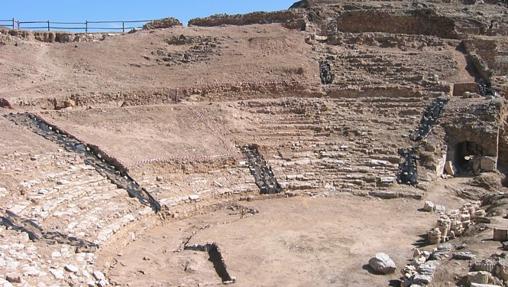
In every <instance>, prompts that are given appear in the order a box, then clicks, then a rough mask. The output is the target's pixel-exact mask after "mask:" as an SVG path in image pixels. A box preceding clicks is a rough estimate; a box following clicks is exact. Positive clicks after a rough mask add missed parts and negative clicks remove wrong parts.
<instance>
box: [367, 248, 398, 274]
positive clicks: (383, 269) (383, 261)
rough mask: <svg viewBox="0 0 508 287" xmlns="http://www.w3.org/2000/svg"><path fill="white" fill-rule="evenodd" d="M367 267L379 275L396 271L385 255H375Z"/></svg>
mask: <svg viewBox="0 0 508 287" xmlns="http://www.w3.org/2000/svg"><path fill="white" fill-rule="evenodd" d="M369 266H370V268H372V270H373V271H374V272H376V273H379V274H389V273H393V272H395V269H397V266H396V265H395V262H393V260H392V259H391V258H390V256H388V255H387V254H385V253H377V254H376V256H374V257H372V258H371V259H370V260H369Z"/></svg>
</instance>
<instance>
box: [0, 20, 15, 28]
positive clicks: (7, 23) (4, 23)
mask: <svg viewBox="0 0 508 287" xmlns="http://www.w3.org/2000/svg"><path fill="white" fill-rule="evenodd" d="M0 27H5V28H10V29H15V28H16V19H14V18H12V19H9V20H0Z"/></svg>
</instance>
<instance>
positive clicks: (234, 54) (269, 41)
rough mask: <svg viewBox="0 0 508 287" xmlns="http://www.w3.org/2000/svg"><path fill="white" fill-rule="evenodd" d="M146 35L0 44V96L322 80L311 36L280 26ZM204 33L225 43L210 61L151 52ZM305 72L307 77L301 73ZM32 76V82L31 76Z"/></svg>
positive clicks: (177, 30)
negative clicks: (181, 60) (160, 58)
mask: <svg viewBox="0 0 508 287" xmlns="http://www.w3.org/2000/svg"><path fill="white" fill-rule="evenodd" d="M227 30H228V31H227V33H226V32H225V31H224V30H223V29H222V28H184V27H175V28H171V29H163V30H152V31H140V32H136V33H134V34H127V35H120V36H116V37H111V38H107V39H106V40H104V41H101V42H93V43H66V44H50V43H31V42H24V41H21V42H20V43H19V44H18V46H14V45H12V44H11V45H5V46H0V50H1V51H2V53H1V54H0V63H1V64H2V65H0V68H1V69H3V70H4V71H5V73H4V74H3V76H2V79H1V80H0V81H2V82H0V83H2V84H1V85H0V98H6V99H10V100H12V99H14V98H23V99H27V100H29V99H31V98H34V97H58V96H66V97H68V96H70V95H72V94H87V95H93V94H94V93H116V92H118V91H119V90H121V91H123V92H125V93H128V92H139V93H142V92H147V91H156V90H160V89H161V88H179V87H191V86H192V87H194V88H199V87H207V86H213V85H219V84H220V85H227V84H240V83H243V82H248V83H262V82H284V81H287V82H291V81H298V82H300V83H301V84H304V83H309V85H312V84H311V83H315V84H314V85H317V84H318V83H319V71H318V67H317V66H316V65H315V63H314V62H313V60H312V57H311V46H310V45H308V44H305V42H304V35H303V34H301V33H299V32H297V31H294V30H288V29H285V28H283V27H281V26H280V25H276V24H274V25H251V26H245V27H229V28H228V29H227ZM180 35H185V36H187V37H192V36H202V37H206V36H209V37H212V38H217V39H218V41H220V42H221V44H220V45H219V48H217V49H216V52H212V53H209V55H208V56H209V59H208V60H206V61H198V62H193V63H188V64H180V65H172V66H169V67H168V66H166V65H160V64H158V63H157V62H156V61H155V57H154V56H153V55H152V52H155V51H157V49H165V50H166V51H168V52H170V51H181V50H182V49H185V48H187V49H188V48H189V47H190V46H192V45H185V46H183V47H182V45H171V44H168V43H166V42H165V41H164V40H165V39H169V38H170V37H171V36H176V37H179V36H180ZM299 69H301V73H300V72H299ZM25 75H28V78H27V77H26V76H25Z"/></svg>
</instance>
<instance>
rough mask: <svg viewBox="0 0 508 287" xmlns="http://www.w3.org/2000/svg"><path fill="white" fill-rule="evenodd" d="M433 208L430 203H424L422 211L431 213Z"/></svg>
mask: <svg viewBox="0 0 508 287" xmlns="http://www.w3.org/2000/svg"><path fill="white" fill-rule="evenodd" d="M434 208H435V205H434V203H433V202H432V201H425V204H424V205H423V209H422V210H423V211H425V212H433V211H434Z"/></svg>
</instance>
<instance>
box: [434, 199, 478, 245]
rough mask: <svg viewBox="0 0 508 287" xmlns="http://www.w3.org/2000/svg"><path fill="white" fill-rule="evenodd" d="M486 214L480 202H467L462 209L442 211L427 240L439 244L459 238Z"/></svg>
mask: <svg viewBox="0 0 508 287" xmlns="http://www.w3.org/2000/svg"><path fill="white" fill-rule="evenodd" d="M428 208H429V207H427V209H428ZM485 215H486V212H485V210H483V209H481V208H480V202H471V203H466V204H465V205H464V206H462V207H461V208H460V209H454V210H450V211H448V212H446V213H444V212H442V213H441V217H440V218H439V219H438V220H437V225H436V227H435V228H433V229H432V230H430V231H429V232H428V233H427V240H428V242H429V243H430V244H438V243H442V242H446V241H448V240H451V239H454V238H457V237H459V236H461V235H463V234H464V232H465V231H466V230H468V229H469V227H470V226H471V225H472V224H474V222H475V219H476V218H480V217H484V216H485Z"/></svg>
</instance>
